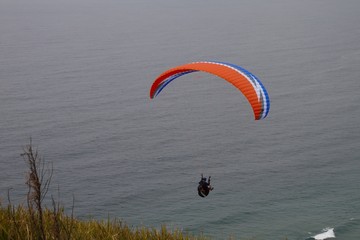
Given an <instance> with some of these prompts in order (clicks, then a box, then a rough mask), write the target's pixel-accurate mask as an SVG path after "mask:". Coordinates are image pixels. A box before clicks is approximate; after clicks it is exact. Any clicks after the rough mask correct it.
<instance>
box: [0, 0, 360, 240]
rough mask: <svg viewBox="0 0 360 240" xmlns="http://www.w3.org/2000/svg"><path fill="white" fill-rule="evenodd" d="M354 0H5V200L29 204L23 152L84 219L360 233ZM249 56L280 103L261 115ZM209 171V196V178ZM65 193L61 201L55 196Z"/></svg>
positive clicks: (236, 232)
mask: <svg viewBox="0 0 360 240" xmlns="http://www.w3.org/2000/svg"><path fill="white" fill-rule="evenodd" d="M359 9H360V1H358V0H346V1H336V0H315V1H314V0H303V1H295V0H237V1H235V0H222V1H215V0H206V1H204V0H200V1H190V0H183V1H175V0H153V1H145V0H132V1H130V0H105V1H97V0H86V1H85V0H62V1H60V0H51V1H49V0H31V1H25V0H17V1H12V0H0V166H1V172H0V201H1V202H2V203H3V204H5V203H7V194H8V191H9V193H10V196H11V199H12V201H13V202H16V203H22V202H25V194H26V186H25V175H26V174H25V172H26V165H25V163H24V161H23V159H22V158H21V156H20V154H21V152H22V148H23V146H25V145H26V144H28V143H29V138H30V137H31V138H32V141H33V144H34V145H35V146H36V147H37V148H38V150H39V152H40V154H41V155H42V157H43V158H44V159H45V161H47V162H50V163H52V164H53V168H54V176H53V179H52V185H51V193H49V195H48V197H50V195H51V194H53V195H54V196H56V197H58V198H59V199H60V201H61V203H63V204H64V205H65V206H66V207H67V208H69V209H70V208H71V204H72V200H73V198H74V202H75V215H76V216H77V217H78V218H82V219H88V218H95V219H107V218H108V217H110V218H117V219H121V220H123V221H125V222H126V223H128V224H129V225H132V226H149V227H160V226H161V224H166V225H167V226H168V227H169V228H170V229H171V228H180V229H183V230H184V231H186V232H190V233H194V234H198V233H204V234H205V235H207V236H211V237H212V238H213V239H226V238H227V237H229V236H232V237H233V238H235V239H252V238H254V239H257V240H260V239H265V240H272V239H274V240H275V239H284V238H285V237H287V238H288V239H289V240H290V239H291V240H292V239H294V240H298V239H299V240H304V239H315V238H317V239H325V238H329V237H332V236H335V237H336V239H339V240H355V239H359V237H360V189H359V182H360V174H359V173H360V163H359V160H360V125H359V124H360V105H359V102H360V94H359V90H360V42H359V39H360V28H359V26H358V24H359V22H360V14H359ZM199 60H218V61H224V62H231V63H234V64H238V65H241V66H242V67H244V68H246V69H248V70H249V71H251V72H253V73H254V74H255V75H257V76H258V77H259V78H260V79H261V80H262V82H263V84H264V85H265V87H266V88H267V90H268V92H269V95H270V99H271V110H270V113H269V116H268V117H267V118H266V119H264V120H262V121H254V120H253V115H252V111H251V109H250V106H249V105H248V103H247V102H246V100H245V99H244V97H243V96H242V95H241V93H239V92H238V91H237V90H235V89H234V88H233V87H232V86H231V85H230V84H227V83H226V82H224V81H223V80H221V79H218V78H216V77H214V76H211V75H209V74H205V73H194V74H189V75H187V76H183V77H182V78H181V79H178V80H176V81H174V82H173V83H171V84H170V85H169V86H168V87H167V88H166V89H165V90H164V91H163V92H162V93H161V94H160V95H159V96H158V97H157V98H156V99H155V100H150V99H149V88H150V86H151V84H152V81H153V80H154V79H155V78H156V77H157V76H158V75H159V74H160V73H161V72H163V71H165V70H166V69H167V68H170V67H174V66H176V65H178V64H183V63H187V62H192V61H199ZM201 173H204V174H205V175H207V176H208V175H211V176H212V184H213V186H214V188H215V189H214V191H213V192H211V194H210V195H209V196H208V197H207V198H204V199H202V198H199V197H198V195H197V192H196V188H197V183H198V181H199V179H200V174H201ZM58 195H59V196H58Z"/></svg>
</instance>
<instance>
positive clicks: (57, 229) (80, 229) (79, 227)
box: [0, 205, 209, 240]
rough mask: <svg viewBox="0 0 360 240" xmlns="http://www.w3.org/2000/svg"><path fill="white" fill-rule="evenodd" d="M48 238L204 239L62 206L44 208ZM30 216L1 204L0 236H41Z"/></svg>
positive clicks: (29, 238) (9, 237) (25, 210)
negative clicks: (83, 215) (73, 213)
mask: <svg viewBox="0 0 360 240" xmlns="http://www.w3.org/2000/svg"><path fill="white" fill-rule="evenodd" d="M43 225H44V226H43V227H44V232H45V239H94V240H95V239H102V240H106V239H109V240H110V239H111V240H112V239H131V240H140V239H141V240H142V239H144V240H145V239H146V240H152V239H154V240H155V239H156V240H162V239H164V240H165V239H166V240H205V239H209V238H207V237H205V236H202V235H200V236H194V235H191V234H188V233H184V232H182V231H180V230H178V229H174V230H169V229H167V228H166V226H161V228H160V229H155V228H146V227H136V228H133V227H129V226H128V225H127V224H125V223H123V222H122V221H119V220H106V221H96V220H78V219H75V218H73V217H70V216H67V215H66V214H65V213H64V211H63V210H60V211H54V210H50V209H45V210H44V212H43ZM38 229H39V228H38V227H37V226H36V225H35V226H34V223H33V221H32V219H31V213H30V212H29V209H27V208H25V207H22V206H18V207H13V206H11V205H9V206H8V207H3V206H1V205H0V239H28V240H37V239H42V238H43V237H42V236H43V235H42V234H41V233H40V232H39V230H38Z"/></svg>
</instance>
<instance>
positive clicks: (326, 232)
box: [312, 228, 335, 240]
mask: <svg viewBox="0 0 360 240" xmlns="http://www.w3.org/2000/svg"><path fill="white" fill-rule="evenodd" d="M312 238H314V239H315V240H325V239H329V238H335V232H334V228H325V229H323V232H322V233H319V234H317V235H315V236H313V237H312Z"/></svg>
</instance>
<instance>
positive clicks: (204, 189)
mask: <svg viewBox="0 0 360 240" xmlns="http://www.w3.org/2000/svg"><path fill="white" fill-rule="evenodd" d="M210 178H211V176H209V178H208V181H206V178H204V176H203V174H201V180H200V182H199V186H198V194H199V196H200V197H206V196H207V195H208V194H209V192H210V191H212V190H213V189H214V188H213V187H212V186H211V185H210Z"/></svg>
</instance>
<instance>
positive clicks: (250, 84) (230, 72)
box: [150, 61, 270, 120]
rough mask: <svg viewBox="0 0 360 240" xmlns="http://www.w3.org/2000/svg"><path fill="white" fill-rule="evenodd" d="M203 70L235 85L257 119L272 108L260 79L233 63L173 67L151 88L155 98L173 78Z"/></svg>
mask: <svg viewBox="0 0 360 240" xmlns="http://www.w3.org/2000/svg"><path fill="white" fill-rule="evenodd" d="M197 71H203V72H207V73H210V74H213V75H216V76H218V77H220V78H222V79H224V80H226V81H227V82H229V83H231V84H232V85H234V86H235V87H236V88H237V89H238V90H240V91H241V92H242V93H243V95H244V96H245V97H246V99H247V100H248V101H249V103H250V105H251V107H252V109H253V112H254V116H255V120H260V119H264V118H265V117H266V116H267V115H268V113H269V110H270V99H269V95H268V93H267V91H266V89H265V87H264V86H263V84H262V83H261V82H260V80H259V79H258V78H257V77H256V76H255V75H254V74H252V73H250V72H249V71H247V70H246V69H244V68H242V67H240V66H237V65H235V64H231V63H223V62H214V61H207V62H193V63H188V64H184V65H180V66H177V67H174V68H171V69H169V70H167V71H165V72H163V73H162V74H160V76H158V77H157V78H156V79H155V81H154V82H153V84H152V86H151V88H150V98H151V99H153V98H155V97H156V96H157V95H159V93H160V92H161V91H162V90H163V89H164V88H165V87H166V86H167V85H168V84H169V83H170V82H172V81H173V80H175V79H177V78H179V77H181V76H183V75H185V74H189V73H192V72H197Z"/></svg>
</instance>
